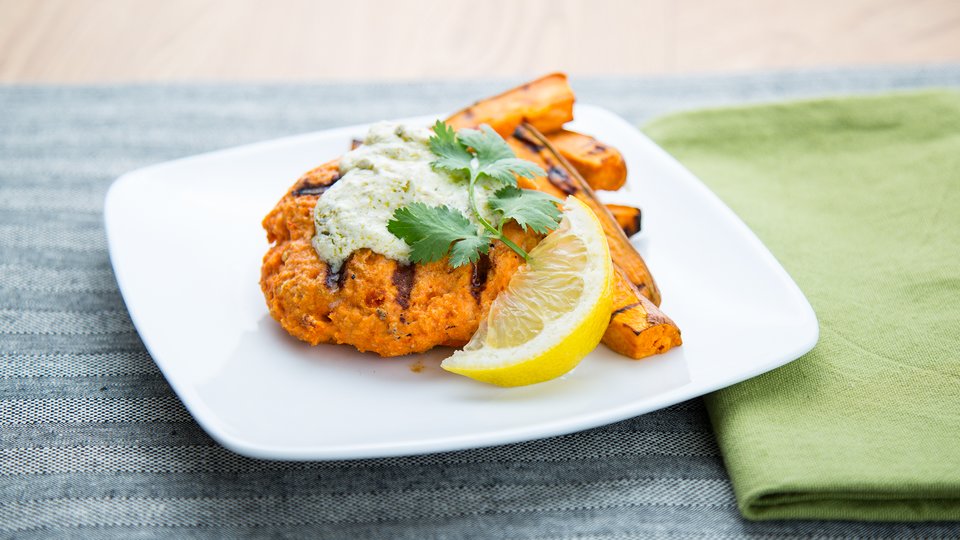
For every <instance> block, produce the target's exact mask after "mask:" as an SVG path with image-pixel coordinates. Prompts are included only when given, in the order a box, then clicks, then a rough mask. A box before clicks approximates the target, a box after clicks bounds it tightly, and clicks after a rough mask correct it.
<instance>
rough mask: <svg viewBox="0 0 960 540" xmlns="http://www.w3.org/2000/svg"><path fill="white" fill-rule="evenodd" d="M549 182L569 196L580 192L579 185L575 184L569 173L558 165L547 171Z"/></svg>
mask: <svg viewBox="0 0 960 540" xmlns="http://www.w3.org/2000/svg"><path fill="white" fill-rule="evenodd" d="M547 180H549V181H550V183H551V184H553V185H554V186H556V187H557V189H559V190H560V191H562V192H564V193H566V194H567V195H573V194H575V193H577V192H578V191H579V189H578V188H577V184H576V183H574V181H573V178H570V175H569V174H567V171H565V170H563V168H561V167H557V166H556V165H554V166H552V167H550V168H549V169H547Z"/></svg>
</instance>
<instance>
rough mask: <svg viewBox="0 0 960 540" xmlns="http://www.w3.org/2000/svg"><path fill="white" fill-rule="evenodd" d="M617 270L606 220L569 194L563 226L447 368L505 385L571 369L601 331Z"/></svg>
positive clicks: (519, 273)
mask: <svg viewBox="0 0 960 540" xmlns="http://www.w3.org/2000/svg"><path fill="white" fill-rule="evenodd" d="M612 277H613V264H612V263H611V262H610V251H609V248H608V247H607V239H606V236H605V235H604V233H603V228H602V227H601V226H600V222H599V221H598V220H597V217H596V216H595V215H594V214H593V211H592V210H590V208H588V207H587V206H586V205H585V204H583V203H582V202H580V201H579V200H577V199H576V198H575V197H573V196H570V197H568V198H567V200H566V201H564V205H563V219H562V220H561V221H560V225H559V226H558V227H557V230H555V231H553V232H552V233H550V234H549V235H547V237H546V238H544V239H543V240H542V241H541V242H540V244H539V245H537V247H535V248H534V249H533V250H532V251H530V258H529V260H528V261H527V263H526V264H525V265H523V266H521V267H520V268H519V269H518V270H517V272H516V273H515V274H514V275H513V277H512V278H511V279H510V283H509V284H508V285H507V288H506V290H504V291H503V292H501V293H500V295H499V296H497V298H496V299H495V300H494V301H493V303H492V304H491V306H490V312H489V314H488V315H487V318H486V320H484V321H482V322H481V323H480V327H479V329H477V332H476V333H475V334H474V335H473V338H471V339H470V342H469V343H467V345H466V346H465V347H464V348H463V350H460V351H457V352H455V353H454V354H453V356H451V357H449V358H447V359H446V360H444V361H443V363H442V364H441V367H443V369H445V370H447V371H451V372H453V373H458V374H460V375H465V376H467V377H470V378H472V379H476V380H478V381H483V382H486V383H491V384H496V385H499V386H522V385H527V384H534V383H539V382H543V381H548V380H550V379H555V378H557V377H559V376H561V375H563V374H564V373H567V372H568V371H570V370H572V369H573V368H575V367H576V366H577V364H579V363H580V360H582V359H583V357H584V356H586V355H587V354H588V353H590V351H592V350H593V349H594V348H596V346H597V344H598V343H600V338H601V337H603V333H604V331H605V330H606V328H607V324H608V323H609V321H610V309H611V305H612V301H613V293H612V290H613V289H612Z"/></svg>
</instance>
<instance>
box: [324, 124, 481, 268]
mask: <svg viewBox="0 0 960 540" xmlns="http://www.w3.org/2000/svg"><path fill="white" fill-rule="evenodd" d="M431 135H433V132H432V131H431V130H430V129H429V128H426V127H414V126H406V125H402V124H396V123H389V122H381V123H378V124H375V125H373V126H372V127H371V128H370V130H369V131H368V132H367V136H366V137H365V138H364V139H363V144H362V145H361V146H359V147H357V148H356V149H354V150H351V151H350V152H347V153H346V154H344V156H343V157H342V158H341V159H340V179H339V180H337V182H336V183H335V184H333V186H331V187H330V189H328V190H327V191H326V192H324V193H323V195H322V196H321V197H320V198H319V199H318V200H317V206H316V207H315V208H314V211H313V222H314V226H315V230H316V234H315V235H314V237H313V247H314V249H316V251H317V255H319V256H320V258H321V259H322V260H324V261H326V262H327V263H328V264H329V265H330V268H331V271H333V272H338V271H339V270H340V267H341V266H342V265H343V262H344V261H345V260H346V259H347V257H349V256H350V254H351V253H353V252H354V251H356V250H358V249H361V248H368V249H370V250H372V251H375V252H377V253H380V254H381V255H384V256H386V257H389V258H391V259H395V260H397V261H400V262H403V263H409V262H410V258H409V257H410V247H409V246H407V244H406V243H405V242H404V241H403V240H401V239H399V238H397V237H396V236H394V235H393V234H391V233H390V231H388V230H387V222H389V221H390V220H391V219H392V218H393V213H394V212H395V211H396V210H397V209H398V208H402V207H404V206H407V205H409V204H410V203H412V202H422V203H424V204H427V205H428V206H440V205H446V206H448V207H450V208H456V209H458V210H460V211H461V212H462V213H463V215H465V216H467V219H470V221H473V222H474V223H475V224H476V223H477V222H476V220H475V219H474V218H473V215H472V214H473V212H472V211H470V209H469V205H470V203H469V199H468V195H467V186H466V183H465V182H463V181H458V180H455V179H453V178H451V177H450V176H449V175H447V174H444V173H438V172H436V171H434V170H433V169H432V168H431V167H430V162H431V161H434V160H435V159H436V156H435V155H434V154H433V152H431V151H430V146H429V144H428V142H427V141H428V140H429V139H430V136H431ZM492 193H493V190H492V189H490V188H487V187H485V186H480V185H477V186H476V198H477V206H478V207H479V208H480V209H481V213H482V214H483V215H484V217H485V218H487V219H489V218H490V215H489V214H488V212H489V210H488V209H487V199H489V198H490V196H491V195H492Z"/></svg>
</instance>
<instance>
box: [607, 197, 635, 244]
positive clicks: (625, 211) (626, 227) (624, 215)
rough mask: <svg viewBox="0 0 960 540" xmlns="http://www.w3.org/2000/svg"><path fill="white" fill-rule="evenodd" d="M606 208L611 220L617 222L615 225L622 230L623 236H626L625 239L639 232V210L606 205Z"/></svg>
mask: <svg viewBox="0 0 960 540" xmlns="http://www.w3.org/2000/svg"><path fill="white" fill-rule="evenodd" d="M606 206H607V210H609V211H610V214H612V215H613V219H615V220H617V224H618V225H620V228H621V229H623V234H625V235H627V238H629V237H631V236H633V235H635V234H637V233H638V232H640V227H641V213H640V209H639V208H634V207H632V206H624V205H622V204H608V205H606Z"/></svg>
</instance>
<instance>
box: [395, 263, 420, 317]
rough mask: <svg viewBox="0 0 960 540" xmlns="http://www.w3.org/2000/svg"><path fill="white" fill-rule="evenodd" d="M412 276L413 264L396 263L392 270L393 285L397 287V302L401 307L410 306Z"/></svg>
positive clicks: (413, 273) (413, 272) (413, 275)
mask: <svg viewBox="0 0 960 540" xmlns="http://www.w3.org/2000/svg"><path fill="white" fill-rule="evenodd" d="M414 277H415V266H414V265H412V264H400V263H397V268H396V269H395V270H394V271H393V286H394V287H396V288H397V298H396V300H397V303H398V304H400V307H402V308H403V309H407V308H408V307H410V293H411V292H412V291H413V278H414Z"/></svg>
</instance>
